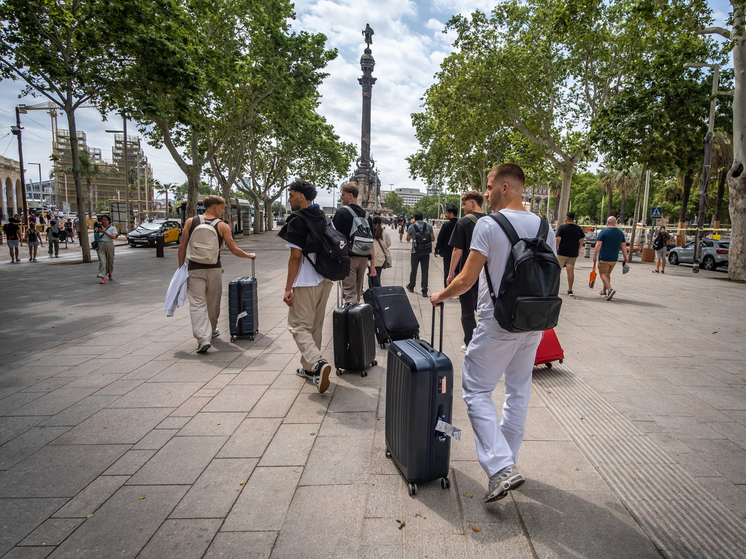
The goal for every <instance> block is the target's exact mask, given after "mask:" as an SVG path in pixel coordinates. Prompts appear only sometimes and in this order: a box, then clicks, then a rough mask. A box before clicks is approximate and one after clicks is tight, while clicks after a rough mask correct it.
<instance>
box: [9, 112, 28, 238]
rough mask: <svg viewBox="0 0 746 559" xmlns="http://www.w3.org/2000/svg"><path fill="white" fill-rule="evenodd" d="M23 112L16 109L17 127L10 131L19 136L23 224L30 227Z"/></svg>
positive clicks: (12, 127)
mask: <svg viewBox="0 0 746 559" xmlns="http://www.w3.org/2000/svg"><path fill="white" fill-rule="evenodd" d="M22 129H23V128H22V127H21V110H20V107H16V125H15V126H11V127H10V131H11V132H12V133H13V134H14V135H16V136H18V163H20V168H21V199H22V202H23V223H25V224H27V225H28V207H27V206H26V178H25V176H24V172H23V142H22V141H21V130H22Z"/></svg>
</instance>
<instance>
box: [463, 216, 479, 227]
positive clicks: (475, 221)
mask: <svg viewBox="0 0 746 559" xmlns="http://www.w3.org/2000/svg"><path fill="white" fill-rule="evenodd" d="M466 217H467V218H469V221H471V222H472V223H473V224H474V225H476V224H477V221H479V218H478V217H477V216H475V215H474V214H473V213H471V214H469V215H467V216H466Z"/></svg>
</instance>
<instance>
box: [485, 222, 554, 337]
mask: <svg viewBox="0 0 746 559" xmlns="http://www.w3.org/2000/svg"><path fill="white" fill-rule="evenodd" d="M490 217H491V218H492V219H494V220H495V221H496V222H497V224H498V225H499V226H500V227H501V228H502V230H503V231H504V232H505V234H506V235H507V237H508V240H509V241H510V243H511V245H513V247H512V249H511V250H510V255H509V256H508V262H507V263H506V265H505V272H504V273H503V277H502V281H501V282H500V292H499V293H498V294H497V296H495V290H494V289H493V287H492V280H491V279H490V272H489V270H488V269H487V264H485V265H484V272H485V274H486V276H487V287H488V289H489V290H490V297H492V303H493V304H494V305H495V320H497V323H498V324H499V325H500V327H501V328H503V329H505V330H507V331H508V332H543V331H544V330H550V329H552V328H554V327H555V326H557V321H558V320H559V314H560V307H561V306H562V299H560V298H559V297H558V293H559V285H560V271H561V268H560V265H559V262H558V261H557V257H556V256H555V254H554V252H553V251H552V248H551V247H550V246H549V244H547V234H548V233H549V223H548V222H547V220H546V219H544V218H542V219H541V224H540V225H539V232H538V234H537V236H536V238H523V239H521V238H519V237H518V234H517V233H516V232H515V229H514V228H513V225H512V224H511V223H510V220H509V219H508V218H507V217H505V216H504V215H502V214H501V213H500V212H495V213H492V214H490Z"/></svg>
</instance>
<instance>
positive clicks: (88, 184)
mask: <svg viewBox="0 0 746 559" xmlns="http://www.w3.org/2000/svg"><path fill="white" fill-rule="evenodd" d="M92 189H93V185H92V184H91V179H87V180H86V183H85V190H86V195H87V196H88V215H90V216H91V217H93V196H92V195H91V190H92Z"/></svg>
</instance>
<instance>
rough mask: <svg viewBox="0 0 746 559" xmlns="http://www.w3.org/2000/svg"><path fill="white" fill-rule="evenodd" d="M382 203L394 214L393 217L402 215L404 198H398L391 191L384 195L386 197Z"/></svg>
mask: <svg viewBox="0 0 746 559" xmlns="http://www.w3.org/2000/svg"><path fill="white" fill-rule="evenodd" d="M383 201H384V203H385V204H386V207H387V208H388V209H390V210H391V211H392V212H394V214H395V215H399V214H401V213H404V198H402V197H401V196H399V195H398V194H397V193H396V192H394V191H393V190H392V191H391V192H387V193H386V196H384V197H383Z"/></svg>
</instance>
